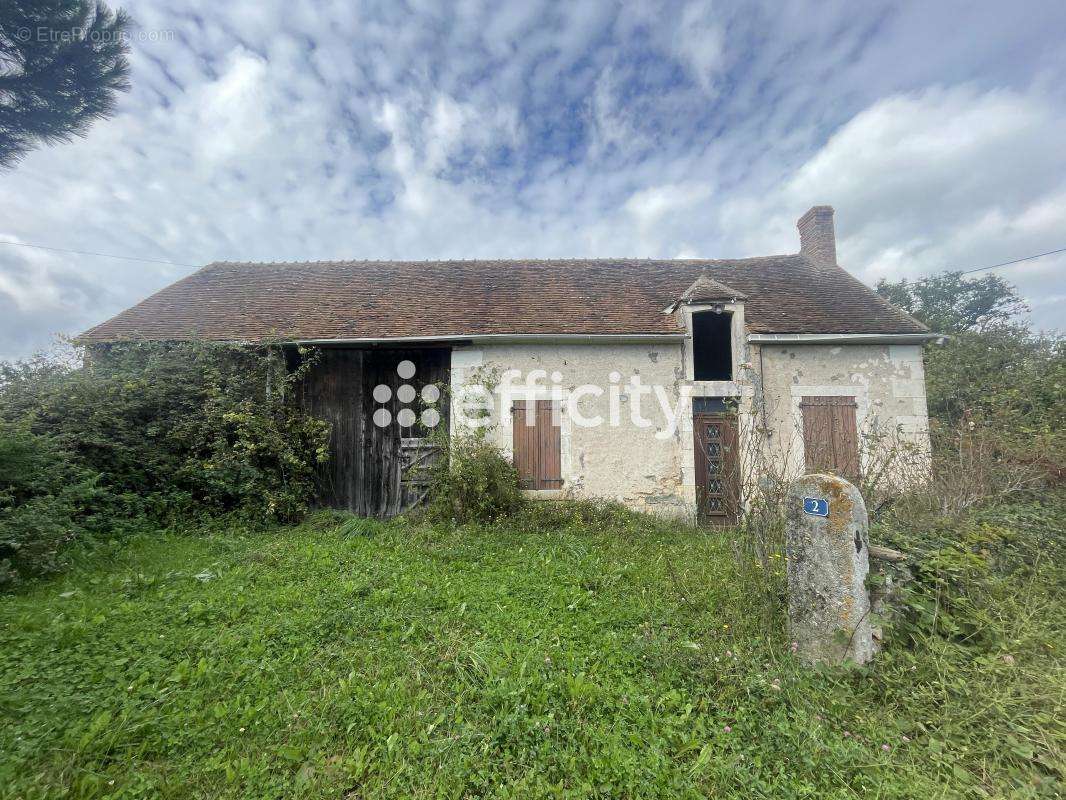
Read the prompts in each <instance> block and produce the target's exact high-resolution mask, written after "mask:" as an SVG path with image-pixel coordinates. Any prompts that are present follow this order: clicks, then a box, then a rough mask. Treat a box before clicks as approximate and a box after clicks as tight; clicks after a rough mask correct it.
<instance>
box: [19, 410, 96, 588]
mask: <svg viewBox="0 0 1066 800" xmlns="http://www.w3.org/2000/svg"><path fill="white" fill-rule="evenodd" d="M99 495H100V492H99V490H98V489H97V488H96V479H95V477H94V476H93V475H92V474H91V473H90V472H89V471H88V470H86V469H84V468H83V467H81V466H80V465H78V464H76V463H74V461H73V460H72V459H71V457H70V455H69V454H68V453H65V452H64V451H63V450H62V448H60V447H59V446H58V445H57V443H56V442H55V441H54V440H53V439H51V438H49V437H46V436H39V435H36V434H34V433H33V432H32V431H31V430H30V427H29V424H28V422H21V423H9V422H2V421H0V586H3V585H6V584H11V583H14V582H17V581H18V580H20V579H22V578H25V577H28V576H30V575H43V574H47V573H49V572H54V571H56V570H58V569H59V568H60V567H61V565H62V552H61V551H62V550H63V548H64V547H65V546H66V545H67V544H69V543H70V542H71V541H73V540H74V539H75V538H76V537H77V536H78V535H79V534H80V533H81V532H82V531H83V530H84V526H85V523H86V522H87V519H88V518H89V517H90V516H91V515H90V513H89V509H90V508H91V506H92V504H93V501H95V500H96V499H97V498H98V497H99Z"/></svg>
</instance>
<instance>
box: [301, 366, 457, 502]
mask: <svg viewBox="0 0 1066 800" xmlns="http://www.w3.org/2000/svg"><path fill="white" fill-rule="evenodd" d="M405 361H407V362H410V363H411V364H412V365H413V367H414V373H413V374H412V375H410V376H409V377H405V376H403V375H401V374H400V373H399V372H398V371H397V367H398V366H399V365H400V364H401V363H402V362H405ZM450 364H451V353H450V351H449V350H447V349H444V348H424V349H419V350H405V349H404V350H401V349H395V350H392V349H380V350H360V349H355V348H324V349H323V350H322V351H321V352H320V354H319V361H318V363H317V364H316V365H315V366H314V368H313V369H312V371H311V374H310V375H309V376H308V378H307V381H306V383H305V385H304V389H303V402H304V406H305V408H307V409H308V410H309V411H310V412H311V413H312V414H314V415H315V416H317V417H319V418H320V419H324V420H326V421H327V422H329V423H330V426H331V429H332V431H331V434H330V442H329V452H330V461H329V463H328V464H326V465H325V467H323V468H322V469H321V470H320V472H319V502H320V503H321V504H322V505H326V506H330V507H333V508H342V509H346V510H348V511H351V512H352V513H355V514H359V515H360V516H367V517H392V516H395V515H396V514H399V513H402V512H403V511H406V510H408V509H409V508H410V507H411V506H412V505H414V504H415V503H417V502H418V501H419V500H420V499H422V498H423V497H424V495H425V489H426V481H425V473H424V470H423V468H424V467H426V466H428V465H429V462H430V461H431V460H432V458H433V457H434V448H433V446H432V444H431V442H430V441H429V434H430V433H431V430H430V429H428V428H427V427H426V426H424V425H423V424H422V423H421V420H422V419H423V417H422V412H423V411H425V410H426V408H427V406H429V405H434V407H435V408H436V409H437V411H438V413H439V415H440V421H439V423H438V425H439V426H443V428H444V431H445V432H446V431H447V429H448V408H447V403H446V402H444V401H443V399H442V398H438V399H437V401H436V403H435V404H432V403H428V404H427V402H426V401H425V399H424V398H425V397H427V396H432V393H431V394H424V390H425V388H426V387H427V386H429V385H434V386H437V385H439V384H441V383H447V381H448V376H449V368H450ZM379 387H383V388H379ZM376 388H378V389H379V391H378V392H377V395H376V396H375V389H376ZM404 411H406V412H407V413H405V414H403V415H401V412H404ZM385 412H387V420H388V422H387V423H386V424H383V425H378V424H376V423H375V421H374V420H375V414H378V415H379V417H378V419H379V420H383V419H385V418H386V417H385V416H384V414H385ZM412 417H413V419H414V421H413V422H412V421H411V418H412ZM403 423H411V424H403ZM434 427H436V426H434Z"/></svg>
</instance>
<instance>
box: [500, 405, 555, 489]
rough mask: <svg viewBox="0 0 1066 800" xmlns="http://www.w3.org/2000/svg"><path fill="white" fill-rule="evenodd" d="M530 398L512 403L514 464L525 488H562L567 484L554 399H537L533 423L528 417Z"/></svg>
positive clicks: (519, 479)
mask: <svg viewBox="0 0 1066 800" xmlns="http://www.w3.org/2000/svg"><path fill="white" fill-rule="evenodd" d="M526 408H527V406H526V401H524V400H516V401H515V403H514V405H513V406H512V407H511V417H512V419H511V422H512V426H513V430H514V433H513V444H514V465H515V469H517V470H518V483H519V486H521V487H522V488H523V489H559V488H561V487H562V485H563V479H562V473H561V458H560V453H561V448H560V436H559V426H558V425H555V424H554V423H553V419H552V411H553V407H552V401H551V400H537V401H536V407H535V408H534V412H533V424H532V425H530V424H529V421H528V420H527V418H526Z"/></svg>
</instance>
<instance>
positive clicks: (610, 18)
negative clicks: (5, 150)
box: [0, 0, 1066, 357]
mask: <svg viewBox="0 0 1066 800" xmlns="http://www.w3.org/2000/svg"><path fill="white" fill-rule="evenodd" d="M124 5H125V7H126V8H127V9H128V10H129V11H130V12H131V13H132V14H133V15H134V17H135V18H136V20H137V22H138V25H139V28H138V35H136V36H135V37H134V42H133V53H132V62H133V89H132V91H131V92H130V93H129V94H128V95H126V96H124V97H123V99H122V102H121V107H120V111H119V113H118V114H117V116H115V117H114V118H113V119H111V120H109V121H106V122H103V123H99V124H97V125H96V126H95V127H94V128H93V129H92V132H91V133H90V135H89V136H88V138H87V139H85V140H81V141H78V142H76V143H74V144H70V145H62V146H59V147H54V148H48V149H45V150H40V151H37V152H35V153H33V154H32V155H31V156H30V157H29V158H27V159H26V160H25V161H24V162H23V163H22V164H21V165H20V166H19V167H18V168H17V169H16V170H14V171H12V172H6V173H0V209H2V212H0V241H6V242H21V243H33V244H41V245H49V246H52V247H58V248H68V249H74V250H86V251H94V252H105V253H116V254H121V255H125V256H131V257H137V258H144V259H161V260H168V261H174V262H179V263H181V264H186V265H200V264H204V263H207V262H210V261H214V260H223V259H233V260H292V259H296V260H305V259H333V258H414V259H422V258H477V257H552V256H638V257H645V256H655V257H678V256H679V257H686V256H701V257H739V256H747V255H765V254H769V253H781V252H795V251H796V250H797V249H798V241H797V236H796V232H795V227H794V223H795V220H796V218H797V217H798V216H799V215H800V214H801V213H802V212H803V211H805V210H806V209H807V208H808V207H809V206H811V205H814V204H819V203H827V204H831V205H833V206H835V207H836V210H837V216H836V220H837V233H838V239H839V255H840V261H841V263H842V264H843V265H844V266H845V267H846V268H847V269H849V270H851V271H852V272H853V273H854V274H856V275H857V276H859V277H860V278H861V279H863V280H865V281H867V282H868V283H871V284H872V283H874V282H876V281H877V279H878V278H880V277H883V276H887V277H892V278H898V277H902V276H906V277H918V276H921V275H925V274H929V273H931V272H936V271H939V270H941V269H945V268H967V267H971V266H972V267H977V266H982V265H986V264H993V263H996V262H999V261H1005V260H1008V259H1012V258H1018V257H1021V256H1027V255H1031V254H1034V253H1039V252H1043V251H1047V250H1053V249H1056V248H1061V247H1066V146H1064V143H1066V48H1064V47H1063V46H1062V40H1063V34H1064V33H1066V10H1064V5H1063V3H1062V2H1061V0H1048V2H1017V3H1012V4H1009V5H1008V6H1004V4H1003V3H1002V2H984V3H972V2H966V3H952V2H939V1H938V2H914V3H899V2H894V3H879V2H872V1H864V2H861V3H856V2H854V1H853V0H851V1H849V2H839V3H834V2H818V3H812V4H806V3H795V2H779V0H767V2H765V3H762V4H757V3H751V2H748V3H743V4H740V3H738V4H735V5H733V4H728V3H725V2H710V1H709V0H692V1H691V2H679V3H668V4H663V5H659V6H654V5H653V4H652V3H649V2H639V3H638V2H633V3H625V4H619V3H617V2H589V1H588V0H582V2H564V3H552V2H543V1H542V0H521V2H507V3H499V2H477V1H475V0H468V1H465V2H456V3H451V2H449V3H444V2H403V1H402V0H386V1H385V2H382V3H380V4H379V3H356V2H352V1H351V0H285V2H281V1H280V0H227V2H225V3H219V2H218V1H217V0H184V2H182V3H173V2H162V0H128V2H126V3H125V4H124ZM192 269H193V267H192V266H172V265H166V264H158V263H151V262H137V261H120V260H113V259H107V258H99V257H94V256H81V255H69V254H63V253H56V252H49V251H44V250H35V249H30V248H27V247H19V246H14V245H9V244H8V245H0V357H12V356H20V355H25V354H27V353H30V352H31V351H33V350H35V349H39V348H41V347H44V346H47V344H48V342H49V340H50V337H51V335H52V334H55V333H77V332H79V331H81V330H83V329H85V328H86V327H88V326H90V325H92V324H95V323H97V322H100V321H102V320H103V319H106V318H107V317H109V316H111V315H112V314H114V313H116V312H118V311H120V310H121V309H123V308H124V307H126V306H128V305H130V304H132V303H134V302H136V301H137V300H139V299H141V298H143V297H144V296H146V295H148V294H150V293H151V292H153V291H155V290H156V289H159V288H161V287H162V286H164V285H166V284H168V283H170V282H172V281H174V280H176V279H178V278H180V277H182V276H184V275H186V274H188V273H189V272H191V271H192ZM1000 274H1003V275H1004V276H1005V277H1009V278H1010V279H1011V280H1012V281H1014V282H1015V283H1016V284H1017V286H1018V287H1019V288H1020V290H1021V292H1022V293H1023V295H1024V296H1025V297H1026V298H1027V299H1028V300H1029V302H1030V304H1031V305H1032V308H1033V320H1034V322H1035V323H1036V324H1037V325H1038V326H1041V327H1045V328H1050V327H1058V328H1066V313H1064V311H1063V308H1064V306H1066V281H1064V280H1063V276H1064V275H1066V254H1062V255H1060V256H1058V257H1049V258H1044V259H1040V260H1037V261H1032V262H1028V263H1026V264H1021V265H1018V266H1016V267H1013V268H1010V269H1007V270H1003V271H1001V273H1000Z"/></svg>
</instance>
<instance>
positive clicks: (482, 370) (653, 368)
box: [451, 342, 929, 517]
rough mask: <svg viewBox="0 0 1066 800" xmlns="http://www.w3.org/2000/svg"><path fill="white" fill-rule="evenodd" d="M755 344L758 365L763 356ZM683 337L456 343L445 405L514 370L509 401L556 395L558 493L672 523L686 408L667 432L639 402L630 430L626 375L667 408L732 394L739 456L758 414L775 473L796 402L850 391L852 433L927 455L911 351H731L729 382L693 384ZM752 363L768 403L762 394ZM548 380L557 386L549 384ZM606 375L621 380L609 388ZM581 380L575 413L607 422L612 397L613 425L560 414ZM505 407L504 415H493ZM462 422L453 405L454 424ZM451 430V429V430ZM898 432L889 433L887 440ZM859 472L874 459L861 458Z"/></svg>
mask: <svg viewBox="0 0 1066 800" xmlns="http://www.w3.org/2000/svg"><path fill="white" fill-rule="evenodd" d="M760 347H761V350H762V352H761V359H760ZM690 350H691V348H690V347H689V346H688V342H685V343H684V344H682V343H681V342H678V343H659V344H617V343H612V344H592V345H572V344H544V343H541V344H498V345H497V344H492V345H480V344H479V345H474V346H468V347H459V348H456V349H454V350H453V351H452V371H451V376H452V401H453V403H456V402H458V401H459V400H460V399H461V398H463V397H464V396H468V395H467V393H468V391H469V387H470V386H471V385H472V384H474V383H477V382H478V381H479V380H484V376H485V375H491V374H495V375H496V376H497V377H499V376H501V375H502V374H503V373H504V372H505V371H506V370H518V371H520V373H521V375H522V378H520V379H519V383H517V384H516V385H515V386H513V388H512V390H511V398H512V399H525V400H536V399H552V398H553V397H554V398H558V399H561V400H562V407H563V413H562V415H561V418H560V440H561V441H560V444H561V448H560V449H561V462H562V464H561V471H562V478H563V490H562V491H563V493H564V494H566V495H570V496H575V497H594V498H607V499H611V500H617V501H619V502H622V503H625V504H626V505H628V506H630V507H632V508H635V509H638V510H642V511H650V512H652V513H658V514H663V515H669V516H683V517H691V516H692V515H693V514H694V512H695V485H694V484H695V471H694V452H693V442H692V415H691V405H686V406H684V408H685V409H686V410H687V411H686V413H684V414H683V415H682V416H681V418H680V419H679V420H678V423H677V426H676V428H675V429H674V430H673V432H672V433H671V434H670V435H669V436H668V437H665V438H663V437H661V436H656V434H657V433H659V432H660V431H664V430H668V423H667V418H666V416H665V414H664V413H663V412H662V411H661V410H660V401H659V399H658V398H657V397H656V396H655V395H645V396H644V397H643V399H642V401H641V411H642V415H643V416H644V417H645V418H646V419H648V420H650V421H651V422H652V423H653V424H652V425H651V426H650V427H647V428H642V427H640V426H638V425H636V424H634V423H633V421H632V418H631V410H632V405H633V398H632V394H631V389H630V388H629V387H628V386H627V384H628V383H629V381H630V379H631V377H632V376H633V375H639V376H640V380H641V382H642V383H643V384H645V385H649V386H651V385H659V386H661V387H663V390H664V394H665V396H666V399H667V401H668V403H669V404H671V405H673V406H674V407H676V404H677V403H678V400H679V397H680V394H681V391H682V388H683V387H684V390H685V391H686V392H688V393H689V394H690V395H691V396H695V397H699V396H731V397H733V398H734V399H735V400H736V402H737V405H738V409H737V410H738V420H739V426H738V427H739V431H740V437H741V441H740V450H741V455H742V457H747V454H751V453H752V452H754V450H755V449H758V448H759V444H758V442H757V441H756V440H755V438H753V437H756V433H755V431H756V430H757V429H758V428H761V427H762V424H761V420H762V416H763V413H764V409H765V415H766V422H767V427H768V428H769V429H770V431H771V433H770V435H769V438H768V440H767V442H766V450H765V453H766V455H767V456H768V457H769V462H770V467H769V468H770V469H773V470H774V472H775V473H777V474H778V475H780V476H787V477H798V476H799V475H800V474H802V473H803V472H804V453H803V435H802V431H803V427H802V416H801V413H800V407H799V404H800V400H801V399H802V398H803V397H804V396H809V395H851V396H854V397H855V398H856V402H857V404H858V408H857V409H856V422H857V426H858V429H859V432H860V434H868V433H870V432H872V431H875V430H881V431H895V430H896V429H897V427H898V429H899V436H900V438H902V439H903V440H905V441H907V442H911V443H913V444H915V445H917V446H918V447H919V448H921V451H922V452H923V453H927V452H928V442H929V437H928V416H927V412H926V401H925V375H924V371H923V366H922V350H921V347H920V346H919V345H900V346H896V345H808V344H803V345H778V344H774V345H766V344H764V345H755V344H752V345H744V344H741V345H738V347H737V348H736V355H735V359H734V363H735V364H736V365H737V366H738V370H737V372H738V374H737V378H738V380H737V381H735V382H714V383H713V384H712V383H709V382H694V381H691V380H689V378H688V376H689V375H690V374H691V352H690ZM760 366H761V368H762V370H763V377H762V381H761V383H762V385H763V386H764V387H765V398H764V397H762V396H760V391H759V389H760V372H759V370H760ZM532 370H544V371H545V372H546V373H547V376H546V377H545V378H543V379H542V380H541V381H540V383H539V385H538V386H536V387H535V388H529V387H527V386H525V385H524V384H523V383H521V381H522V380H524V377H525V376H526V375H528V374H529V373H530V372H531V371H532ZM552 373H557V376H556V377H557V378H558V381H553V380H552V379H551V376H552ZM612 373H617V374H618V376H619V377H620V379H617V378H616V379H615V380H613V381H612V377H613V376H612ZM583 385H594V386H599V387H602V388H603V389H604V391H605V393H604V395H603V396H600V397H594V396H585V397H583V398H581V399H580V400H579V401H578V402H577V410H578V412H579V414H580V415H582V416H584V417H586V418H588V417H593V416H595V415H597V414H598V415H601V416H603V417H604V418H605V419H607V420H609V418H610V403H611V400H610V396H609V394H608V392H609V390H610V389H611V388H612V387H615V390H616V392H617V397H618V404H617V407H618V410H619V415H618V423H619V424H618V425H611V424H609V423H607V422H605V423H604V424H601V425H599V426H596V427H585V426H583V425H581V424H580V421H579V420H578V419H575V418H574V416H573V415H572V414H571V413H569V412H568V404H569V399H570V398H571V396H572V394H573V392H574V390H575V389H576V388H577V387H579V386H583ZM502 405H503V404H502V402H501V395H500V392H499V388H498V387H497V389H496V391H494V393H493V407H492V410H491V413H490V414H489V420H490V423H491V427H490V429H489V436H490V438H491V439H492V440H493V441H494V442H495V443H496V444H497V446H499V447H500V448H501V450H503V451H504V452H505V453H506V454H508V455H511V454H512V429H511V414H510V404H509V403H507V405H506V408H501V406H502ZM501 412H502V413H501ZM459 419H460V417H459V416H458V415H457V413H456V410H455V408H453V410H452V420H453V424H457V423H458V421H459ZM457 427H458V425H457ZM892 435H893V436H895V434H894V433H893V434H892ZM862 455H863V466H864V468H866V467H868V466H869V462H870V459H871V458H873V457H874V455H873V454H872V453H871V452H867V451H864V452H863V454H862ZM754 469H755V465H754V464H747V465H744V464H742V465H741V466H740V470H741V474H742V475H743V476H744V479H743V480H744V483H745V485H746V486H748V490H751V489H752V488H753V486H752V485H751V484H749V481H756V480H757V477H758V476H756V475H754V474H753V470H754Z"/></svg>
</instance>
